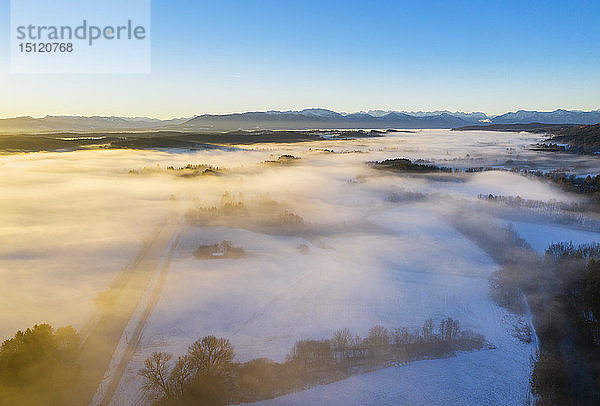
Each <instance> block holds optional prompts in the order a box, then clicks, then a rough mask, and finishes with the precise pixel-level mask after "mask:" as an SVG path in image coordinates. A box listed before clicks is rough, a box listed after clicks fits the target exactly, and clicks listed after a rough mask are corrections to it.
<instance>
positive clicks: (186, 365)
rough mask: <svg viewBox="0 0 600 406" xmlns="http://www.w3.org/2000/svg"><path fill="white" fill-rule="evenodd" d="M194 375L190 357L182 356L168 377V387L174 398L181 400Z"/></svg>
mask: <svg viewBox="0 0 600 406" xmlns="http://www.w3.org/2000/svg"><path fill="white" fill-rule="evenodd" d="M195 373H196V369H195V368H194V362H193V360H192V357H190V356H189V355H182V356H180V357H179V358H178V359H177V362H176V363H175V366H174V367H173V370H172V371H171V374H170V375H169V386H170V388H171V391H172V392H173V395H174V397H176V398H183V396H184V394H185V391H186V390H187V388H189V386H190V384H191V380H192V379H193V377H194V375H195Z"/></svg>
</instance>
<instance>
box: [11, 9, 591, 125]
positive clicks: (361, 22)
mask: <svg viewBox="0 0 600 406" xmlns="http://www.w3.org/2000/svg"><path fill="white" fill-rule="evenodd" d="M15 1H19V0H15ZM599 17H600V2H598V1H552V0H546V1H527V2H523V1H510V0H509V1H501V2H500V1H470V2H467V1H369V2H366V1H353V0H346V1H311V0H305V1H295V0H289V1H270V0H267V1H261V2H249V1H227V0H223V1H213V2H208V1H191V0H178V1H168V0H152V26H151V37H152V57H151V60H152V64H151V73H149V74H43V75H40V74H38V75H31V74H29V75H25V74H11V73H10V51H9V45H10V1H9V0H0V117H13V116H22V115H31V116H45V115H47V114H49V115H61V114H68V115H119V116H151V117H157V118H170V117H184V116H185V117H187V116H192V115H195V114H203V113H231V112H241V111H262V110H271V109H273V110H297V109H302V108H310V107H322V108H329V109H332V110H336V111H342V112H355V111H361V110H369V109H383V110H407V111H417V110H423V111H431V110H438V109H448V110H452V111H456V110H459V111H483V112H486V113H488V114H501V113H504V112H506V111H515V110H518V109H531V110H554V109H556V108H567V109H580V110H592V109H598V108H600V24H598V18H599Z"/></svg>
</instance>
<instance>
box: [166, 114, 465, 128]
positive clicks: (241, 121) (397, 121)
mask: <svg viewBox="0 0 600 406" xmlns="http://www.w3.org/2000/svg"><path fill="white" fill-rule="evenodd" d="M471 123H472V122H471V121H467V120H465V119H463V118H460V117H455V116H453V115H451V114H448V113H442V114H438V115H430V116H422V117H416V116H411V115H409V114H405V113H397V112H391V113H387V114H385V115H383V116H373V115H371V114H368V113H353V114H345V115H344V114H340V113H336V112H334V111H330V110H324V109H308V110H302V111H286V112H280V111H266V112H249V113H239V114H226V115H210V114H205V115H202V116H198V117H195V118H193V119H191V120H189V121H187V122H185V123H183V124H181V125H179V126H178V127H180V128H181V129H183V130H186V131H189V130H195V131H198V130H231V129H272V130H279V129H286V130H304V129H328V128H336V129H357V128H452V127H457V126H461V125H468V124H471Z"/></svg>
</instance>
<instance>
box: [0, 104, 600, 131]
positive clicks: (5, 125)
mask: <svg viewBox="0 0 600 406" xmlns="http://www.w3.org/2000/svg"><path fill="white" fill-rule="evenodd" d="M528 123H543V124H596V123H600V110H593V111H578V110H563V109H558V110H554V111H548V112H540V111H526V110H519V111H517V112H509V113H505V114H501V115H497V116H488V115H486V114H485V113H481V112H474V113H464V112H450V111H446V110H444V111H433V112H422V111H419V112H406V111H383V110H369V111H367V112H358V113H351V114H347V113H338V112H335V111H332V110H327V109H317V108H313V109H305V110H300V111H275V110H272V111H261V112H246V113H236V114H203V115H198V116H194V117H188V118H175V119H171V120H158V119H152V118H147V117H134V118H131V117H101V116H93V117H81V116H46V117H43V118H32V117H16V118H7V119H0V132H2V133H43V132H60V131H73V132H102V131H106V132H118V131H158V130H170V131H183V132H196V131H199V132H204V131H231V130H238V129H244V130H251V129H271V130H282V129H286V130H304V129H333V128H335V129H356V128H399V129H401V128H413V129H414V128H455V127H462V126H468V125H477V124H478V125H489V124H528Z"/></svg>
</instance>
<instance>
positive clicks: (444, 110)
mask: <svg viewBox="0 0 600 406" xmlns="http://www.w3.org/2000/svg"><path fill="white" fill-rule="evenodd" d="M305 110H327V111H332V112H335V113H339V114H342V115H351V114H360V113H364V114H372V113H373V112H376V111H377V112H385V113H386V114H389V113H405V114H408V115H411V114H431V115H439V114H442V113H449V114H479V113H482V114H485V115H486V116H487V117H489V118H494V117H498V116H501V115H504V114H509V113H518V112H520V111H525V112H538V113H553V112H556V111H572V112H580V113H590V112H600V107H597V108H593V109H590V110H580V109H567V108H556V109H553V110H538V109H533V110H527V109H516V110H510V111H505V112H504V113H499V114H490V113H487V112H484V111H481V110H473V111H460V110H449V109H436V110H382V109H362V110H357V111H352V112H346V111H337V110H334V109H330V108H325V107H307V108H303V109H299V110H292V109H286V110H277V109H268V110H247V111H232V112H225V113H206V112H202V113H197V114H192V115H189V116H183V115H179V116H167V117H156V116H150V115H137V116H128V115H99V114H91V115H79V114H68V113H67V114H45V115H30V114H26V115H20V116H6V117H5V116H3V115H2V114H1V113H0V120H5V119H18V118H33V119H43V118H49V117H61V118H93V117H98V118H111V117H114V118H122V119H148V120H160V121H168V120H178V119H179V120H181V119H192V118H195V117H201V116H204V115H215V116H221V115H222V116H226V115H235V114H246V113H269V112H279V113H298V112H302V111H305Z"/></svg>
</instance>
